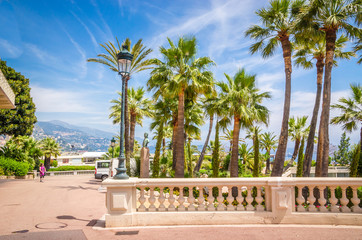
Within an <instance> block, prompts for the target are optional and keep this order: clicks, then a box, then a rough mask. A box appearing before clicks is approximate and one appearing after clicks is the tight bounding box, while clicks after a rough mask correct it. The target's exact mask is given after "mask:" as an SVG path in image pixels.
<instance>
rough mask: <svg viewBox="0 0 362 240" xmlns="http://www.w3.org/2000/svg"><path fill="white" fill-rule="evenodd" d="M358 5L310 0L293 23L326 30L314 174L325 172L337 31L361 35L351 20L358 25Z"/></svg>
mask: <svg viewBox="0 0 362 240" xmlns="http://www.w3.org/2000/svg"><path fill="white" fill-rule="evenodd" d="M360 5H361V3H360V1H359V0H354V1H348V0H312V1H310V3H309V4H308V7H306V8H305V9H303V10H302V13H301V14H300V15H299V16H298V20H297V21H296V24H295V26H296V28H303V27H304V28H311V27H313V28H315V29H321V30H322V31H324V32H325V39H326V58H325V70H324V85H323V102H322V112H321V119H320V124H319V133H318V148H317V149H318V151H317V165H316V176H317V177H327V176H328V164H329V113H330V101H331V80H332V68H333V64H334V60H333V59H334V55H335V53H334V50H335V46H336V40H337V34H338V33H341V32H345V33H346V34H347V36H348V37H349V38H350V39H351V40H354V39H355V38H359V37H361V34H362V30H361V29H360V28H358V27H356V26H354V25H353V23H352V22H353V20H356V21H355V22H356V23H357V25H359V24H360V22H361V21H360V19H361V6H360Z"/></svg>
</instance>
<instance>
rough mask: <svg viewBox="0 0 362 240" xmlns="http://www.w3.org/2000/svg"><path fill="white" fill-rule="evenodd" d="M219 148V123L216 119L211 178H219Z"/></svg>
mask: <svg viewBox="0 0 362 240" xmlns="http://www.w3.org/2000/svg"><path fill="white" fill-rule="evenodd" d="M219 148H220V141H219V123H218V119H216V126H215V142H214V149H213V151H212V177H214V178H216V177H218V176H219V162H220V161H219Z"/></svg>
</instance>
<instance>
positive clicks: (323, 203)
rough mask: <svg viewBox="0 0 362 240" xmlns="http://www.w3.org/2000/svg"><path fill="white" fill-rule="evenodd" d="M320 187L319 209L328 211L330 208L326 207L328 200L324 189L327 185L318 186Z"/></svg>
mask: <svg viewBox="0 0 362 240" xmlns="http://www.w3.org/2000/svg"><path fill="white" fill-rule="evenodd" d="M318 189H319V199H318V202H319V204H320V206H319V211H321V212H327V211H328V209H327V208H326V206H325V205H326V203H327V200H326V199H325V198H324V189H325V186H318Z"/></svg>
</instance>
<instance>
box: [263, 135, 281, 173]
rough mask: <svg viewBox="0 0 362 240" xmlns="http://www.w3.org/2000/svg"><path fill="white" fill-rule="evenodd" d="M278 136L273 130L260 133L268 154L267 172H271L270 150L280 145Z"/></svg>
mask: <svg viewBox="0 0 362 240" xmlns="http://www.w3.org/2000/svg"><path fill="white" fill-rule="evenodd" d="M276 137H277V136H276V135H275V134H274V133H272V132H265V133H263V134H261V135H260V145H261V148H262V149H264V150H265V151H266V153H267V155H268V158H267V160H266V167H265V174H269V172H270V152H271V150H273V151H274V150H275V149H276V148H277V146H278V145H277V143H278V140H277V139H276Z"/></svg>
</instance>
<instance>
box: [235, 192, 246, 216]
mask: <svg viewBox="0 0 362 240" xmlns="http://www.w3.org/2000/svg"><path fill="white" fill-rule="evenodd" d="M236 201H238V203H239V204H238V206H237V207H236V210H237V211H245V207H244V205H243V202H244V197H243V188H238V196H237V197H236Z"/></svg>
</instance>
